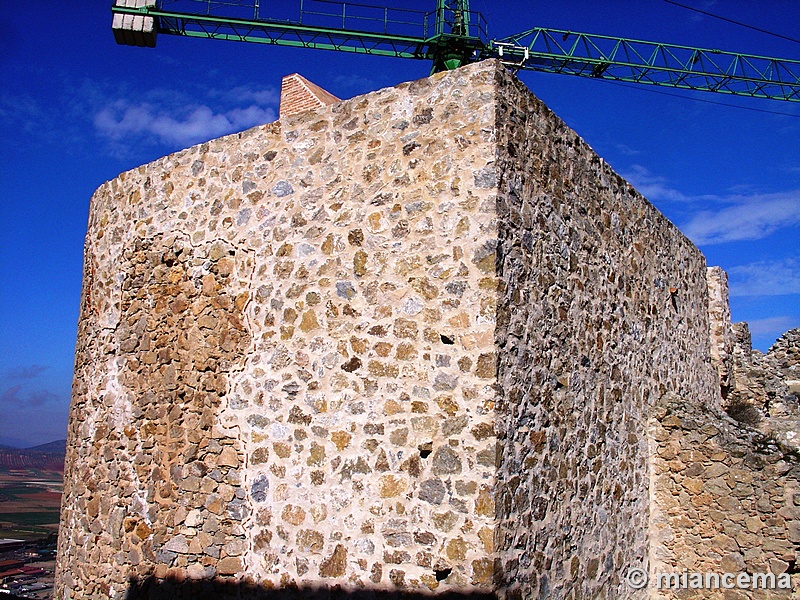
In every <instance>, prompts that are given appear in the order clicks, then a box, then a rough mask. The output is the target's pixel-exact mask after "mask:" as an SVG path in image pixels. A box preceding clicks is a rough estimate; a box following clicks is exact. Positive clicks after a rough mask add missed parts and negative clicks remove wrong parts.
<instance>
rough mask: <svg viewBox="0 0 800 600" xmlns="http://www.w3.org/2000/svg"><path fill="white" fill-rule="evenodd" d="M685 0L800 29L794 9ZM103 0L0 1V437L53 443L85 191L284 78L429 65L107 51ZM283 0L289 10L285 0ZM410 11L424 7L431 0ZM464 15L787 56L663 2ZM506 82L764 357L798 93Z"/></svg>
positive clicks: (183, 143)
mask: <svg viewBox="0 0 800 600" xmlns="http://www.w3.org/2000/svg"><path fill="white" fill-rule="evenodd" d="M370 2H371V3H373V4H378V3H380V0H370ZM386 3H387V4H388V5H391V6H400V3H399V1H398V0H388V1H387V2H386ZM683 3H684V4H691V5H692V6H695V7H698V8H701V9H703V10H707V11H711V12H715V13H717V14H720V15H723V16H725V17H728V18H731V19H735V20H738V21H742V22H746V23H750V24H752V25H754V26H757V27H760V28H762V29H767V30H770V31H773V32H776V33H780V34H783V35H786V36H789V37H792V36H794V37H798V36H797V29H798V27H797V26H798V25H799V24H800V3H797V2H795V1H793V0H772V1H771V2H767V3H762V2H758V3H756V2H751V1H749V0H728V1H726V2H721V1H718V2H714V1H708V0H683ZM110 4H111V3H110V1H108V2H107V1H91V2H90V1H85V0H81V1H77V2H63V1H55V0H26V1H25V2H8V1H7V2H2V3H0V81H2V82H3V85H2V87H0V123H2V128H0V203H1V204H2V215H3V218H2V219H0V415H2V416H1V417H0V444H10V445H19V446H30V445H34V444H38V443H43V442H48V441H51V440H55V439H59V438H63V437H64V436H65V427H66V416H67V411H68V406H69V395H70V387H71V377H72V363H73V352H74V346H75V333H76V326H77V320H78V308H79V300H80V288H81V267H82V250H83V236H84V234H85V229H86V219H87V210H88V204H89V198H90V197H91V194H92V193H93V191H94V190H95V189H96V188H97V187H98V186H99V185H100V184H101V183H103V182H104V181H106V180H108V179H111V178H113V177H115V176H116V175H117V174H119V173H120V172H122V171H125V170H127V169H130V168H133V167H135V166H138V165H140V164H142V163H146V162H149V161H151V160H153V159H155V158H158V157H159V156H163V155H164V154H167V153H169V152H172V151H174V150H177V149H180V148H184V147H187V146H189V145H192V144H194V143H198V142H202V141H205V140H207V139H210V138H214V137H217V136H219V135H222V134H225V133H229V132H232V131H238V130H242V129H245V128H247V127H250V126H253V125H257V124H260V123H264V122H269V121H272V120H274V119H275V118H276V113H277V108H278V91H279V88H280V80H281V77H282V76H283V75H286V74H288V73H292V72H299V73H301V74H303V75H304V76H306V77H307V78H309V79H310V80H312V81H314V82H315V83H317V84H318V85H320V86H322V87H323V88H325V89H327V90H329V91H330V92H332V93H333V94H335V95H337V96H339V97H340V98H349V97H352V96H355V95H358V94H361V93H364V92H368V91H371V90H374V89H378V88H381V87H385V86H390V85H394V84H396V83H399V82H401V81H407V80H411V79H417V78H420V77H424V76H426V75H427V74H428V71H429V69H430V66H429V64H427V63H425V62H417V61H411V60H398V59H389V58H380V57H360V56H354V55H350V54H345V53H338V52H323V51H312V50H302V49H286V48H277V47H267V46H259V45H250V44H241V43H232V42H217V41H209V40H190V39H185V38H179V37H170V36H161V37H160V38H159V40H158V46H157V48H155V49H146V48H130V47H121V46H117V45H115V43H114V38H113V35H112V33H111V28H110V24H111V13H110ZM264 4H265V3H264V2H262V5H264ZM282 4H283V5H284V8H285V10H287V11H289V10H290V9H291V7H293V6H295V5H296V4H297V2H291V1H290V0H287V1H286V2H283V3H282ZM409 4H410V5H413V6H414V7H415V8H421V9H425V10H427V9H431V8H433V6H434V5H435V1H434V0H427V1H417V2H411V3H407V4H406V5H409ZM287 7H288V8H287ZM472 8H473V9H475V10H479V11H481V12H482V13H483V14H484V16H485V17H486V19H487V21H488V22H489V34H490V37H503V36H505V35H509V34H512V33H517V32H519V31H522V30H525V29H528V28H530V27H533V26H546V27H554V28H563V29H570V30H572V31H585V32H590V33H602V34H607V35H619V36H622V37H633V38H639V39H647V40H654V41H664V42H671V43H676V44H685V45H690V46H698V47H705V48H720V49H724V50H731V51H739V52H747V53H752V54H760V55H766V56H777V57H785V58H793V59H798V58H800V43H796V42H792V41H788V40H783V39H779V38H776V37H773V36H768V35H765V34H763V33H758V32H755V31H752V30H749V29H745V28H742V27H738V26H735V25H732V24H729V23H725V22H722V21H719V20H716V19H712V18H710V17H705V16H702V15H699V14H698V13H695V12H691V11H689V10H686V9H684V8H680V7H678V6H675V5H674V4H670V3H668V2H666V1H665V0H640V1H638V2H634V1H630V0H629V1H626V2H623V1H604V2H596V1H579V0H563V1H561V2H546V1H544V0H536V1H531V2H504V3H499V2H489V1H488V0H473V2H472ZM521 78H522V79H523V81H525V83H526V84H527V85H528V87H530V88H531V89H532V90H533V91H534V93H536V94H537V95H538V96H539V97H540V98H541V99H542V100H544V101H545V102H546V103H547V104H548V105H549V106H550V107H551V108H552V109H553V110H554V111H555V112H556V113H557V114H558V115H560V116H561V117H562V118H563V119H564V120H565V121H566V122H567V123H568V124H569V125H570V126H571V127H572V128H574V129H575V130H576V131H577V132H578V133H579V134H580V135H581V136H582V137H583V138H584V139H585V140H586V141H587V142H588V143H589V144H590V145H591V146H592V147H593V148H594V149H595V150H596V151H597V152H598V153H599V154H600V155H601V156H602V157H603V158H604V159H606V161H607V162H609V163H610V164H611V165H612V166H613V167H614V168H615V169H616V170H617V171H618V172H619V173H620V174H621V175H623V176H624V177H626V178H627V179H628V180H629V181H630V182H631V183H633V184H634V186H635V187H637V189H639V190H640V191H641V192H642V193H643V194H645V195H646V196H647V197H648V198H649V199H650V200H651V201H652V202H653V203H654V204H656V206H658V207H659V208H660V209H661V210H662V212H664V213H665V214H666V215H667V216H668V217H669V218H670V219H671V220H672V221H673V222H675V223H676V224H677V225H678V226H679V227H680V228H681V229H682V231H684V233H686V234H687V235H688V236H689V237H690V238H691V239H692V240H694V241H695V242H696V243H697V244H698V245H699V246H700V248H701V249H702V250H703V252H704V253H705V254H706V257H707V259H708V264H709V265H720V266H722V267H723V268H724V269H726V270H727V271H728V273H729V275H730V279H731V294H732V298H731V304H732V311H733V318H734V320H735V321H741V320H746V321H748V322H749V323H750V327H751V330H752V332H753V341H754V345H755V347H757V348H759V349H762V350H766V349H767V348H768V347H769V346H770V345H771V344H772V343H773V342H774V340H775V339H776V337H778V336H779V335H780V334H781V333H783V332H784V331H786V330H787V329H789V328H792V327H800V104H797V103H794V104H792V103H787V102H776V101H767V100H747V99H734V98H731V97H727V96H720V95H716V94H709V93H699V92H690V93H687V92H678V91H672V90H670V89H668V88H658V89H657V90H655V91H654V90H653V89H652V88H645V87H644V86H635V85H620V84H612V83H605V82H600V81H596V80H588V79H582V78H576V77H567V76H561V75H544V74H536V73H523V74H521Z"/></svg>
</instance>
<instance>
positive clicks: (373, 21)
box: [111, 0, 800, 102]
mask: <svg viewBox="0 0 800 600" xmlns="http://www.w3.org/2000/svg"><path fill="white" fill-rule="evenodd" d="M261 1H262V0H115V4H114V6H113V7H112V9H111V10H112V12H113V25H112V29H113V31H114V35H115V37H116V40H117V42H118V43H120V44H127V45H133V46H151V47H152V46H155V43H156V37H157V35H158V34H172V35H182V36H188V37H200V38H211V39H222V40H236V41H244V42H256V43H262V44H275V45H280V46H294V47H302V48H317V49H324V50H339V51H343V52H354V53H358V54H374V55H379V56H394V57H398V58H415V59H422V60H430V61H432V63H433V67H432V72H437V71H443V70H447V69H454V68H457V67H459V66H461V65H463V64H466V63H469V62H475V61H478V60H484V59H487V58H498V59H500V60H501V61H502V62H503V63H504V64H505V65H506V66H507V67H509V68H511V69H512V70H515V71H516V70H519V69H525V70H531V71H545V72H549V73H564V74H568V75H580V76H584V77H595V78H599V79H610V80H614V81H625V82H633V83H644V84H649V85H659V86H669V87H675V88H682V89H688V90H703V91H712V92H718V93H723V94H733V95H736V96H749V97H754V98H770V99H773V100H786V101H790V102H800V61H798V60H790V59H781V58H771V57H765V56H754V55H750V54H741V53H734V52H723V51H721V50H706V49H702V48H691V47H688V46H677V45H673V44H661V43H656V42H647V41H641V40H631V39H624V38H618V37H609V36H604V35H592V34H587V33H577V32H573V31H564V30H556V29H547V28H543V27H536V28H533V29H530V30H528V31H525V32H522V33H519V34H516V35H512V36H508V37H506V38H503V39H497V40H489V39H488V36H487V33H486V21H485V20H484V18H483V17H482V16H481V14H480V13H478V12H476V11H472V10H470V9H469V0H437V5H436V9H435V11H432V12H423V11H417V10H409V9H401V8H389V7H379V6H369V5H366V4H360V3H352V2H351V3H345V2H336V1H331V0H299V6H297V7H296V10H294V11H293V13H292V14H286V15H279V16H276V15H274V14H270V15H268V16H267V15H262V12H263V9H262V7H261ZM270 8H271V9H272V10H274V3H270ZM278 17H281V18H278Z"/></svg>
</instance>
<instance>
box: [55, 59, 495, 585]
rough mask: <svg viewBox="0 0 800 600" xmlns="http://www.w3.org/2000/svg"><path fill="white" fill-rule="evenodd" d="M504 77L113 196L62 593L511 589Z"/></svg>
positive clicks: (103, 197) (215, 156)
mask: <svg viewBox="0 0 800 600" xmlns="http://www.w3.org/2000/svg"><path fill="white" fill-rule="evenodd" d="M496 68H497V67H496V65H494V64H484V65H475V66H472V67H470V68H468V69H464V70H462V71H459V72H457V73H451V74H446V75H441V76H435V77H432V78H429V79H425V80H421V81H418V82H413V83H410V84H404V85H400V86H398V87H396V88H393V89H387V90H381V91H378V92H375V93H372V94H368V95H366V96H361V97H358V98H355V99H353V100H349V101H345V102H341V103H339V104H336V105H333V106H329V107H325V108H322V109H320V110H317V111H315V112H308V113H304V114H303V115H301V116H297V117H289V118H284V119H283V120H281V121H280V122H276V123H273V124H271V125H265V126H262V127H256V128H254V129H251V130H248V131H246V132H244V133H241V134H238V135H233V136H228V137H225V138H221V139H217V140H213V141H211V142H209V143H206V144H202V145H200V146H196V147H193V148H190V149H188V150H185V151H182V152H179V153H177V154H174V155H171V156H168V157H165V158H163V159H160V160H157V161H155V162H153V163H150V164H148V165H145V166H143V167H140V168H138V169H135V170H133V171H130V172H128V173H124V174H122V175H120V176H119V177H118V178H117V179H115V180H113V181H111V182H108V183H106V184H105V185H103V186H102V187H101V188H100V189H99V190H98V191H97V193H96V194H95V196H94V198H93V199H92V204H91V215H90V222H89V228H88V234H87V240H86V274H85V281H84V296H83V303H82V312H81V320H80V333H79V344H78V348H77V366H76V375H75V382H76V383H75V391H74V395H73V405H72V411H71V420H70V431H69V454H68V460H67V463H68V464H67V472H66V479H67V485H66V490H65V495H64V509H63V527H62V535H61V540H60V548H59V573H58V590H57V595H58V597H73V598H87V597H92V596H93V595H99V596H102V597H112V598H122V597H124V594H125V593H126V589H127V586H128V585H129V580H130V579H133V580H136V581H141V580H142V579H146V578H148V577H149V578H155V579H163V578H172V579H177V580H180V579H184V578H188V579H190V580H191V579H208V578H225V577H234V578H239V579H242V578H246V579H248V580H250V581H252V582H253V583H255V584H257V585H260V586H267V587H286V586H289V585H302V584H305V583H309V582H315V583H325V582H329V583H336V584H339V585H345V586H348V585H349V586H353V587H360V586H362V587H363V586H369V587H374V588H381V587H384V588H388V589H396V588H408V589H412V590H413V589H422V590H425V591H430V590H436V589H439V590H440V591H441V590H442V589H466V590H472V589H478V590H481V589H483V590H485V589H488V588H489V587H490V586H491V579H492V573H493V558H492V556H493V554H492V553H493V539H494V531H493V526H494V502H493V496H492V490H493V483H494V468H495V451H494V412H493V409H494V396H495V393H496V391H495V388H494V386H493V383H494V381H495V370H494V369H495V367H494V365H495V352H494V351H495V347H494V344H495V339H494V334H493V332H494V321H495V310H496V302H495V298H496V287H497V286H496V278H495V265H494V254H493V253H492V252H487V251H486V248H487V244H488V243H489V240H494V239H496V233H495V231H496V227H497V225H496V215H495V190H494V186H495V175H494V170H493V168H494V167H493V166H492V165H493V163H494V157H495V151H494V141H493V136H494V129H493V128H494V113H495V108H494V107H495V104H494V98H495V82H494V74H495V70H496Z"/></svg>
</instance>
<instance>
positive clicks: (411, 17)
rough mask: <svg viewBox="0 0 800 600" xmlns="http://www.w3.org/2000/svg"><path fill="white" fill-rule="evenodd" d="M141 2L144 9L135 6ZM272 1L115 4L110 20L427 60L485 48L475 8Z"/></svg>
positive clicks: (119, 1) (206, 34)
mask: <svg viewBox="0 0 800 600" xmlns="http://www.w3.org/2000/svg"><path fill="white" fill-rule="evenodd" d="M145 2H146V3H147V4H148V6H141V4H144V3H145ZM134 3H136V4H140V5H139V6H131V5H132V4H134ZM276 4H278V5H280V4H282V3H275V2H263V0H155V1H153V0H116V3H115V5H114V6H113V7H112V12H113V13H114V16H115V19H117V17H118V16H122V17H128V19H129V20H130V18H131V17H150V18H153V19H154V20H155V23H156V30H157V32H158V33H164V34H173V35H182V36H187V37H197V38H207V39H220V40H235V41H243V42H256V43H262V44H273V45H278V46H294V47H302V48H315V49H323V50H339V51H344V52H353V53H357V54H371V55H379V56H393V57H399V58H417V59H432V58H434V54H435V53H436V50H437V48H440V47H442V46H445V45H448V46H451V45H453V44H454V43H455V44H457V45H458V46H459V47H467V48H468V49H469V52H470V54H474V52H475V51H476V50H477V49H478V48H481V47H483V46H484V45H485V43H486V42H485V40H486V21H485V20H484V19H483V17H482V16H481V15H480V13H477V12H475V11H469V12H468V13H467V14H464V13H463V12H462V11H458V10H453V9H450V8H447V7H440V8H439V9H437V11H431V12H424V11H416V10H409V9H400V8H388V7H377V6H368V5H365V4H359V3H342V2H330V1H327V0H301V2H300V5H299V10H298V8H297V6H296V5H295V7H294V10H293V11H288V10H286V6H285V5H282V6H277V7H276ZM280 11H283V12H282V13H281V12H280ZM276 13H277V14H276ZM117 20H118V19H117ZM116 22H117V21H115V23H116ZM456 32H457V33H456ZM115 33H117V30H116V29H115ZM130 39H131V38H130V35H129V36H128V37H127V38H125V37H123V36H122V34H119V36H118V41H120V40H122V41H121V42H120V43H128V44H131V45H139V44H135V43H131V42H130V41H127V40H130ZM148 45H149V44H148Z"/></svg>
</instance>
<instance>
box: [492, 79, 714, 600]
mask: <svg viewBox="0 0 800 600" xmlns="http://www.w3.org/2000/svg"><path fill="white" fill-rule="evenodd" d="M499 86H500V92H499V94H498V106H497V111H498V114H497V147H498V164H497V176H498V187H499V195H498V202H497V206H498V221H499V223H500V225H499V239H498V244H497V263H498V275H499V278H500V280H501V282H502V286H501V297H500V300H499V302H500V306H499V309H498V318H497V321H498V327H497V330H496V333H495V336H496V346H497V351H498V356H499V373H498V387H499V389H500V390H501V393H500V397H499V399H498V409H497V410H498V418H497V424H498V439H499V445H500V458H499V465H498V475H497V480H498V492H497V496H498V499H497V502H498V515H497V517H498V542H497V544H498V547H499V548H500V549H501V554H500V557H499V558H500V560H501V563H502V566H501V568H500V571H501V573H502V574H501V577H502V587H504V588H506V589H507V595H508V597H512V598H520V599H523V598H525V599H526V598H545V597H553V598H565V597H575V598H630V597H644V595H643V594H644V593H645V592H644V591H641V592H637V591H635V590H632V589H631V588H629V587H627V586H626V584H625V582H624V580H623V575H624V573H625V570H626V568H628V567H630V566H637V567H643V568H645V569H646V568H647V561H648V535H647V531H648V518H649V491H648V485H649V467H648V446H647V436H646V430H647V429H646V425H647V420H648V418H649V415H650V410H651V409H652V407H653V406H654V405H655V404H656V402H657V401H658V400H659V399H660V398H661V397H663V396H664V395H665V394H667V393H670V392H675V393H680V394H685V395H687V396H689V397H691V398H694V399H696V400H697V402H698V403H706V402H711V399H712V398H715V397H716V396H717V395H718V394H719V386H718V383H717V376H716V372H715V371H714V370H713V368H712V366H711V362H710V349H709V334H708V331H709V320H708V293H707V289H706V265H705V259H704V257H703V256H702V254H701V253H700V251H699V250H698V249H697V248H696V247H695V246H694V245H693V244H692V243H691V242H690V241H689V240H688V239H687V238H686V237H685V236H683V234H681V233H680V232H679V231H678V230H677V228H676V227H674V226H673V225H672V224H671V223H670V222H669V221H668V220H667V219H666V218H665V217H664V216H663V215H661V214H660V213H659V212H658V211H657V210H656V209H655V208H654V207H653V206H652V205H651V204H650V203H649V202H648V201H647V200H645V199H644V198H643V197H642V196H641V195H639V194H638V193H637V192H636V191H635V190H634V189H633V188H631V186H630V185H629V184H627V183H626V182H625V181H624V180H622V178H620V177H619V176H618V175H617V174H615V173H614V172H613V171H612V170H611V169H610V168H609V167H608V165H606V164H605V163H604V162H603V160H602V159H601V158H600V157H598V156H597V155H596V154H595V153H594V152H593V151H592V149H591V148H590V147H589V146H587V145H586V144H585V143H584V142H583V141H582V140H581V139H580V138H579V137H578V136H577V135H576V134H575V133H574V132H573V131H571V130H570V129H569V128H568V127H567V126H566V125H565V124H564V123H563V122H562V121H561V120H560V119H559V118H558V117H556V116H555V115H554V114H553V113H552V112H550V111H549V110H548V109H547V108H546V107H545V106H543V105H542V103H541V102H539V101H538V100H537V99H536V98H535V97H534V96H533V95H532V94H530V92H528V91H527V90H526V89H525V88H524V86H522V84H520V83H519V82H518V81H516V80H513V79H512V78H511V77H510V76H508V75H506V74H502V73H501V75H500V82H499ZM637 594H642V595H641V596H638V595H637Z"/></svg>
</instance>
